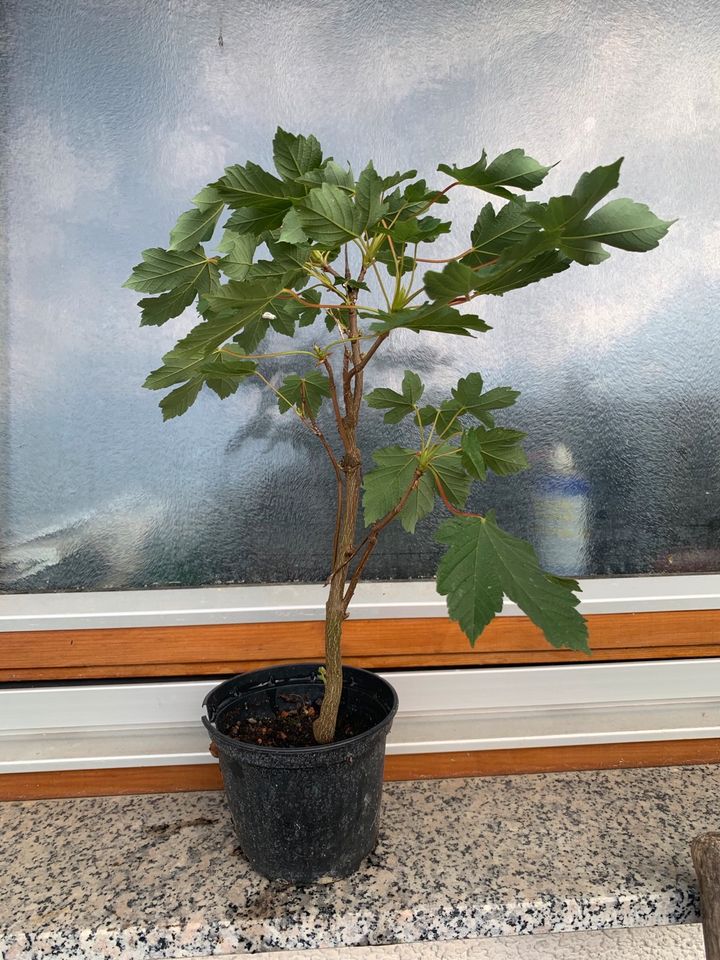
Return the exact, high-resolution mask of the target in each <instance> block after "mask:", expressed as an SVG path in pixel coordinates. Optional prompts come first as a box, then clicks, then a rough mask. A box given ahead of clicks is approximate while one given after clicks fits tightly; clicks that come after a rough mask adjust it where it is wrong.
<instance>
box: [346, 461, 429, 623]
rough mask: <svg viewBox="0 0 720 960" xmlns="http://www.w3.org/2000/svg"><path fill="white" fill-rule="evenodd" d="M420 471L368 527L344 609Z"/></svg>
mask: <svg viewBox="0 0 720 960" xmlns="http://www.w3.org/2000/svg"><path fill="white" fill-rule="evenodd" d="M422 473H423V472H422V470H420V469H417V470H416V471H415V474H414V476H413V479H412V482H411V484H410V486H409V487H408V488H407V490H406V491H405V493H404V494H403V495H402V497H401V498H400V500H399V501H398V502H397V503H396V504H395V506H394V507H393V508H392V510H389V511H388V512H387V513H386V514H385V516H384V517H383V518H382V519H381V520H378V521H376V522H375V523H374V524H373V525H372V527H371V528H370V532H369V533H368V535H367V536H366V537H365V539H364V541H363V543H364V544H365V551H364V553H363V555H362V556H361V557H360V559H359V561H358V564H357V566H356V567H355V570H354V571H353V574H352V577H351V578H350V582H349V583H348V586H347V590H346V591H345V595H344V596H343V605H344V607H345V609H346V610H347V607H348V604H349V603H350V601H351V600H352V597H353V594H354V593H355V588H356V587H357V585H358V583H359V581H360V575H361V574H362V572H363V570H364V568H365V565H366V563H367V562H368V560H369V559H370V555H371V554H372V552H373V550H374V549H375V547H376V545H377V540H378V537H379V536H380V534H381V533H382V531H383V530H384V529H385V527H387V525H388V524H389V523H392V521H393V520H394V519H395V517H396V516H397V515H398V514H399V513H400V512H401V510H402V509H403V507H404V506H405V504H406V503H407V502H408V500H409V499H410V496H411V494H412V492H413V490H415V489H417V485H418V484H419V483H420V477H421V476H422ZM362 546H363V544H362V543H361V544H360V546H359V547H358V548H357V550H356V551H355V553H354V554H353V556H356V555H357V554H358V552H359V551H360V550H361V549H362ZM350 560H352V557H350V558H349V559H348V561H346V563H349V562H350Z"/></svg>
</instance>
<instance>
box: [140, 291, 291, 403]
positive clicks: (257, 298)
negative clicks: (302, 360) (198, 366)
mask: <svg viewBox="0 0 720 960" xmlns="http://www.w3.org/2000/svg"><path fill="white" fill-rule="evenodd" d="M282 286H283V285H282V284H278V282H276V281H273V280H253V281H237V280H231V281H230V283H227V284H225V285H224V286H222V287H219V288H218V290H217V291H215V292H213V293H210V294H207V295H206V296H205V297H204V298H203V301H202V304H201V305H202V307H203V310H204V311H205V312H206V314H207V319H206V320H205V321H203V322H202V323H199V324H198V325H197V326H195V327H193V329H192V330H191V331H190V332H189V333H188V334H187V336H185V337H183V339H182V340H180V341H178V343H177V344H176V345H175V346H174V347H173V349H172V350H171V351H170V352H169V353H166V354H165V356H164V357H163V360H164V362H165V366H166V367H171V368H172V369H173V370H175V371H176V372H177V370H182V369H183V367H187V368H188V369H189V370H192V369H194V368H195V366H194V365H195V363H196V361H197V360H200V359H202V358H204V357H207V356H208V355H209V354H210V353H212V352H213V351H214V350H215V349H216V348H217V347H219V346H220V345H221V344H223V343H225V341H226V340H229V339H230V338H231V337H233V336H235V335H237V334H241V333H246V334H247V335H248V336H251V335H252V336H253V339H254V340H255V341H257V331H262V330H263V329H264V330H267V324H266V322H265V321H264V318H263V314H264V313H265V312H266V311H267V310H268V308H269V307H270V304H271V303H272V301H273V299H274V298H275V297H276V296H277V295H278V293H279V292H280V290H281V289H282ZM263 323H265V326H264V327H263ZM263 335H264V334H263ZM250 349H254V348H248V352H250ZM163 370H164V368H163V367H161V368H160V369H159V370H157V371H154V373H153V374H151V376H152V377H154V376H155V374H158V376H159V375H160V374H161V373H162V371H163ZM181 379H185V378H181ZM174 382H179V381H177V380H175V381H174ZM148 385H150V384H148ZM161 385H162V384H160V383H158V386H161ZM166 385H168V386H169V384H166Z"/></svg>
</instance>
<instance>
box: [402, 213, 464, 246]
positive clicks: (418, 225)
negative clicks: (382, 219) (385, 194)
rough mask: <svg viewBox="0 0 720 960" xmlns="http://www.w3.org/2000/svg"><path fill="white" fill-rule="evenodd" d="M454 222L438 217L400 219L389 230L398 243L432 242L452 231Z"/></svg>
mask: <svg viewBox="0 0 720 960" xmlns="http://www.w3.org/2000/svg"><path fill="white" fill-rule="evenodd" d="M451 228H452V224H451V223H449V222H448V221H444V220H438V218H437V217H421V218H420V219H419V220H414V219H411V220H398V222H397V223H396V224H394V225H393V226H392V227H391V228H390V229H389V230H388V231H387V232H388V234H389V235H390V236H391V237H392V238H393V240H394V241H396V242H397V243H432V242H433V241H435V240H437V238H438V237H439V236H441V235H442V234H443V233H450V230H451Z"/></svg>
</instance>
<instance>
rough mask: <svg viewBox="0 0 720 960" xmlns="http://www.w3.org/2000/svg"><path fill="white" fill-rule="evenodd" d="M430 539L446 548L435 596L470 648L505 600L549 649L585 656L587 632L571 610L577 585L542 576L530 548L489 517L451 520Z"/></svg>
mask: <svg viewBox="0 0 720 960" xmlns="http://www.w3.org/2000/svg"><path fill="white" fill-rule="evenodd" d="M436 536H437V539H438V540H439V541H440V543H445V544H447V545H448V550H447V553H446V554H445V556H444V557H443V558H442V560H441V561H440V566H439V568H438V577H437V587H438V592H439V593H440V594H441V595H442V596H445V597H447V603H448V611H449V613H450V616H451V617H452V618H453V620H457V622H458V623H459V624H460V627H461V628H462V630H463V632H464V633H465V634H466V635H467V637H468V639H469V640H470V643H471V644H473V645H474V644H475V641H476V640H477V638H478V637H479V636H480V634H481V633H482V631H483V630H484V629H485V627H486V626H487V625H488V623H490V621H491V620H492V619H493V618H494V617H495V615H496V614H497V613H500V611H501V610H502V606H503V597H504V596H505V597H507V598H508V599H509V600H512V601H513V602H514V603H516V604H517V605H518V606H519V607H520V609H521V610H522V611H523V612H524V613H526V614H527V615H528V617H530V619H531V620H532V622H533V623H534V624H536V625H537V626H538V627H540V629H541V630H542V631H543V633H544V634H545V636H546V638H547V640H548V641H549V642H550V643H551V644H552V645H553V646H554V647H569V648H570V649H572V650H583V651H587V650H588V645H587V626H586V624H585V621H584V620H583V618H582V617H581V616H580V614H579V613H578V611H577V610H576V607H577V604H578V597H577V596H576V595H575V592H576V591H579V589H580V588H579V586H578V584H577V583H576V582H575V581H573V580H565V579H563V578H560V577H554V576H551V575H550V574H547V573H545V572H544V571H543V570H542V568H541V567H540V564H539V562H538V559H537V556H536V554H535V551H534V550H533V548H532V547H531V546H530V544H529V543H525V542H524V541H523V540H518V539H517V537H513V536H511V535H510V534H509V533H506V532H505V531H504V530H502V529H501V528H500V527H499V526H498V525H497V523H496V521H495V515H494V513H492V512H491V513H489V514H488V515H487V516H486V517H453V518H452V519H451V520H447V521H446V522H445V523H444V524H443V525H442V526H441V527H440V529H439V530H438V532H437V535H436Z"/></svg>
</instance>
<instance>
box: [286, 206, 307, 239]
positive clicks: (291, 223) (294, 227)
mask: <svg viewBox="0 0 720 960" xmlns="http://www.w3.org/2000/svg"><path fill="white" fill-rule="evenodd" d="M279 240H280V242H281V243H294V244H299V243H307V242H308V238H307V235H306V233H305V231H304V229H303V225H302V221H301V220H300V214H299V213H298V212H297V210H296V209H295V207H290V209H289V210H288V212H287V213H286V214H285V218H284V220H283V222H282V228H281V230H280V237H279Z"/></svg>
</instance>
